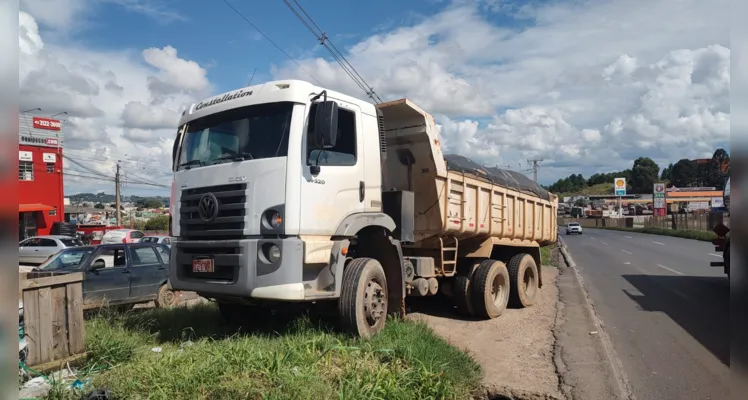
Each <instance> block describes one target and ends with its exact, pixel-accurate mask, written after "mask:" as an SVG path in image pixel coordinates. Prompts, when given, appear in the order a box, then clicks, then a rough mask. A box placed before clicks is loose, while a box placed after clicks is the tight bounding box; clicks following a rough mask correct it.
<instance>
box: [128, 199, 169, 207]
mask: <svg viewBox="0 0 748 400" xmlns="http://www.w3.org/2000/svg"><path fill="white" fill-rule="evenodd" d="M135 204H136V205H137V206H138V207H142V208H161V207H163V206H164V203H163V202H162V201H161V200H159V199H154V198H148V199H140V200H138V201H137V202H136V203H135Z"/></svg>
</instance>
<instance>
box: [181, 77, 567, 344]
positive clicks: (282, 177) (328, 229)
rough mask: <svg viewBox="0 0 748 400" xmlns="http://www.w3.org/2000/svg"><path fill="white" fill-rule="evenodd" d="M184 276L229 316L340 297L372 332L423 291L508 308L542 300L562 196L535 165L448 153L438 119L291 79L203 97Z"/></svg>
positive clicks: (188, 181) (187, 121) (186, 127)
mask: <svg viewBox="0 0 748 400" xmlns="http://www.w3.org/2000/svg"><path fill="white" fill-rule="evenodd" d="M173 161H174V164H173V166H174V175H173V176H174V178H173V183H172V193H171V215H172V221H171V223H170V225H171V228H172V233H171V234H172V235H173V236H176V237H177V240H176V241H175V243H174V244H173V245H172V255H171V265H170V284H171V286H172V288H173V289H175V290H185V291H194V292H197V293H198V294H200V295H202V296H204V297H206V298H210V299H212V300H214V301H216V302H217V303H218V306H219V308H220V310H221V312H222V314H224V315H226V316H227V317H229V318H241V317H242V316H245V318H246V316H247V315H250V311H252V310H251V308H252V307H255V306H257V305H258V304H260V305H261V303H266V304H267V303H272V302H278V301H282V302H322V301H331V302H336V304H337V312H338V313H339V315H340V318H341V321H342V325H343V326H344V327H345V328H346V329H348V330H350V331H351V332H352V333H354V334H357V335H360V336H363V337H369V336H371V335H373V334H376V333H377V332H379V331H380V330H381V329H382V328H383V327H384V324H385V319H386V316H387V314H397V313H399V314H401V315H402V314H404V312H405V298H406V297H407V296H433V295H436V294H438V293H440V292H443V293H444V294H447V295H450V296H452V297H453V298H454V301H455V303H456V304H457V306H458V308H459V309H460V310H462V311H463V312H465V313H468V314H471V315H474V316H478V317H483V318H495V317H497V316H499V315H500V314H501V313H502V312H503V311H504V309H505V308H506V307H507V304H508V303H509V304H512V305H515V306H517V307H526V306H530V305H532V304H533V302H534V301H535V299H536V295H537V292H538V289H539V288H540V287H541V286H542V276H541V270H540V247H541V246H544V245H548V244H550V243H553V242H555V241H556V235H557V221H556V217H557V208H558V201H557V198H556V197H555V196H554V195H553V194H550V193H548V192H547V191H545V190H544V189H543V188H541V187H540V186H539V185H537V184H536V183H535V182H533V181H532V180H530V179H528V178H527V177H526V176H524V175H522V174H520V173H516V172H511V171H504V170H500V169H496V168H484V167H482V166H480V165H478V164H475V163H473V162H472V161H470V160H469V159H467V158H464V157H460V156H450V155H448V156H444V155H443V154H442V149H441V145H440V142H439V136H438V131H437V126H436V124H435V122H434V119H433V117H432V116H431V115H429V114H428V113H426V112H425V111H423V110H421V109H420V108H419V107H418V106H416V105H415V104H413V103H412V102H410V101H409V100H407V99H403V100H397V101H392V102H388V103H384V104H379V105H373V104H370V103H368V102H366V101H362V100H359V99H356V98H353V97H351V96H347V95H344V94H342V93H337V92H334V91H332V90H327V89H325V88H321V87H318V86H314V85H312V84H310V83H308V82H303V81H296V80H286V81H274V82H267V83H263V84H259V85H254V86H251V87H246V88H242V89H238V90H235V91H232V92H228V93H225V94H221V95H218V96H216V97H213V98H210V99H207V100H204V101H202V102H199V103H196V104H192V105H191V106H190V107H188V108H187V109H186V110H185V112H184V113H183V114H182V117H181V120H180V122H179V130H178V135H177V138H176V140H175V142H174V148H173Z"/></svg>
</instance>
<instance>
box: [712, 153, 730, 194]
mask: <svg viewBox="0 0 748 400" xmlns="http://www.w3.org/2000/svg"><path fill="white" fill-rule="evenodd" d="M729 167H730V156H729V155H728V154H727V152H726V151H725V149H717V150H716V151H715V152H714V155H712V159H711V161H710V162H709V166H708V169H707V172H706V184H707V185H708V186H714V187H716V188H717V189H718V190H722V189H724V185H725V182H726V181H727V173H728V171H729Z"/></svg>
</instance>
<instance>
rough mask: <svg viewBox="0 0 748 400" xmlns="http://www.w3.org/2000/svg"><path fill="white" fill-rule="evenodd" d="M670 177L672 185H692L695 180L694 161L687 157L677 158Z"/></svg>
mask: <svg viewBox="0 0 748 400" xmlns="http://www.w3.org/2000/svg"><path fill="white" fill-rule="evenodd" d="M672 177H673V180H672V181H671V182H672V184H673V186H676V187H690V186H694V184H695V183H696V180H697V177H696V163H694V162H693V161H691V160H689V159H687V158H683V159H680V160H678V162H677V163H675V165H673V171H672Z"/></svg>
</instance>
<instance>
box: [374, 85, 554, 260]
mask: <svg viewBox="0 0 748 400" xmlns="http://www.w3.org/2000/svg"><path fill="white" fill-rule="evenodd" d="M377 108H378V109H380V110H381V111H382V114H383V123H384V130H385V134H386V138H387V160H386V162H385V165H384V168H385V174H384V179H385V182H384V184H385V189H386V190H390V189H396V190H411V191H413V192H414V193H415V215H416V217H415V232H416V235H415V238H416V246H418V247H422V248H438V247H439V241H438V238H440V237H454V238H457V239H459V240H460V242H464V241H465V239H469V241H470V242H476V241H485V240H486V239H489V238H490V239H491V241H492V242H493V243H494V244H496V245H501V244H505V245H510V246H528V247H535V246H538V245H541V246H542V245H545V244H549V243H552V242H555V241H556V236H557V221H556V216H557V209H558V200H557V198H556V197H555V196H553V195H551V201H548V200H545V199H542V198H540V197H538V196H536V195H535V194H534V193H529V192H528V193H524V192H518V191H515V190H512V189H509V188H506V187H503V186H498V185H495V184H493V183H492V182H491V181H490V180H488V179H487V178H486V177H484V176H479V175H473V174H468V173H462V172H458V171H448V170H447V166H446V162H445V160H444V155H443V153H442V150H441V144H440V142H439V136H438V133H437V127H436V123H435V122H434V119H433V117H432V116H431V115H429V114H428V113H426V112H425V111H423V110H421V109H420V108H419V107H418V106H416V105H415V104H413V103H412V102H410V101H409V100H407V99H402V100H395V101H392V102H388V103H383V104H380V105H378V106H377ZM407 151H410V153H411V154H412V159H413V161H411V162H412V169H411V173H410V180H409V179H408V167H407V163H408V161H407V160H408V155H407ZM401 160H403V161H401Z"/></svg>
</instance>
